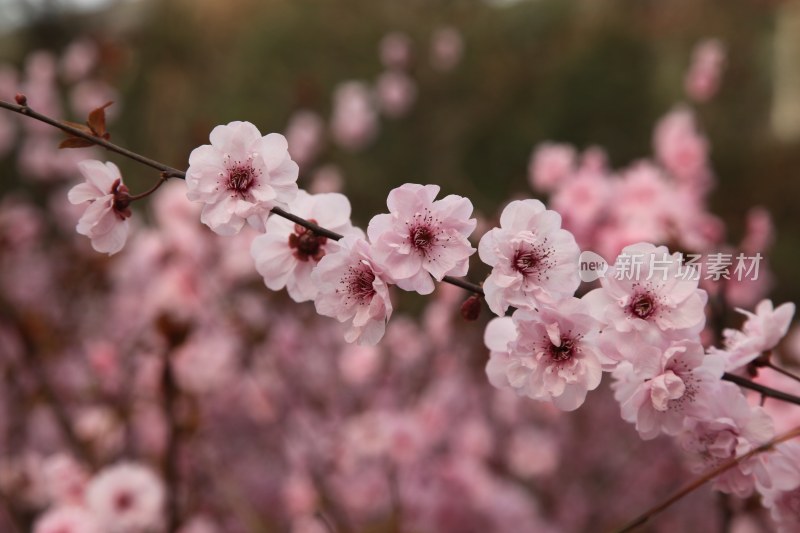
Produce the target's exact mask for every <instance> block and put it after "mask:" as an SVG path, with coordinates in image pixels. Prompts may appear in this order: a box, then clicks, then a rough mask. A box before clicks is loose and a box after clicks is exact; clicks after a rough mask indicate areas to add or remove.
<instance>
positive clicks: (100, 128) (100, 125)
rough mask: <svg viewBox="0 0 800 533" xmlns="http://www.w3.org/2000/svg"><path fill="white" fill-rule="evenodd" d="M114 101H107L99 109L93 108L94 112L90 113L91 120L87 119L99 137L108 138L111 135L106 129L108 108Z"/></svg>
mask: <svg viewBox="0 0 800 533" xmlns="http://www.w3.org/2000/svg"><path fill="white" fill-rule="evenodd" d="M113 103H114V102H106V103H105V104H103V105H101V106H100V107H98V108H97V109H92V112H91V113H89V120H88V121H86V124H88V125H89V127H90V128H91V129H92V133H94V134H95V135H97V136H98V137H102V138H104V139H108V138H109V137H110V135H109V134H108V132H107V131H106V108H107V107H108V106H110V105H111V104H113Z"/></svg>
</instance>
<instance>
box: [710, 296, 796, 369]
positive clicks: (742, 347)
mask: <svg viewBox="0 0 800 533" xmlns="http://www.w3.org/2000/svg"><path fill="white" fill-rule="evenodd" d="M794 310H795V306H794V304H793V303H791V302H789V303H785V304H783V305H779V306H778V307H777V308H773V306H772V301H770V300H762V301H761V302H760V303H759V304H758V305H757V306H756V309H755V311H756V312H755V313H751V312H750V311H745V310H744V309H737V311H739V312H740V313H742V314H743V315H745V316H746V317H747V321H745V323H744V326H742V329H741V330H738V329H726V330H725V331H723V336H724V337H725V349H724V350H716V349H714V351H716V352H718V353H721V354H723V355H724V356H725V370H735V369H737V368H740V367H742V366H744V365H746V364H747V363H749V362H751V361H753V360H754V359H755V358H757V357H758V356H759V355H761V354H762V353H764V352H768V351H770V350H772V349H773V348H775V346H777V345H778V343H779V342H780V341H781V339H783V337H784V336H785V335H786V332H787V331H788V330H789V325H790V324H791V323H792V317H793V316H794Z"/></svg>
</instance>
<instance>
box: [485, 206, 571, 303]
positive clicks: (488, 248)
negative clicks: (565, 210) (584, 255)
mask: <svg viewBox="0 0 800 533" xmlns="http://www.w3.org/2000/svg"><path fill="white" fill-rule="evenodd" d="M478 252H479V254H480V258H481V260H482V261H483V262H484V263H486V264H487V265H489V266H491V267H492V273H491V274H490V275H489V277H488V278H487V279H486V281H485V282H484V285H483V290H484V292H485V294H486V303H487V304H488V305H489V308H490V309H491V310H492V311H493V312H494V313H496V314H498V315H502V314H504V313H505V312H506V310H507V309H508V307H509V306H515V307H525V308H531V307H534V306H536V304H537V303H540V302H553V301H556V300H559V299H561V298H565V297H568V296H572V295H573V294H575V291H576V290H577V288H578V286H579V285H580V278H579V276H578V256H579V255H580V249H579V248H578V245H577V244H576V243H575V238H574V237H573V236H572V234H571V233H570V232H568V231H566V230H564V229H561V217H560V216H559V215H558V213H556V212H555V211H550V210H547V209H545V207H544V204H542V202H540V201H539V200H517V201H514V202H511V203H510V204H508V205H507V206H506V208H505V209H503V213H502V214H501V215H500V227H499V228H495V229H492V230H490V231H489V232H487V233H486V234H485V235H484V236H483V237H482V238H481V240H480V243H479V244H478Z"/></svg>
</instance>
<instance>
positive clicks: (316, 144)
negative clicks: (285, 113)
mask: <svg viewBox="0 0 800 533" xmlns="http://www.w3.org/2000/svg"><path fill="white" fill-rule="evenodd" d="M324 132H325V123H324V122H323V120H322V117H320V116H319V115H318V114H316V113H315V112H313V111H309V110H307V109H301V110H299V111H295V112H294V113H293V114H292V116H291V117H290V118H289V124H288V125H287V126H286V141H287V142H288V143H289V155H291V156H292V159H293V160H294V161H296V162H297V164H298V165H299V166H301V167H305V165H307V164H310V163H312V162H313V161H314V158H315V157H316V156H317V153H319V150H320V148H322V141H323V134H324Z"/></svg>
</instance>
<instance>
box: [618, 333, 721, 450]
mask: <svg viewBox="0 0 800 533" xmlns="http://www.w3.org/2000/svg"><path fill="white" fill-rule="evenodd" d="M630 349H631V350H632V351H633V350H634V347H630ZM635 349H636V351H637V352H638V356H637V357H636V359H633V358H631V359H632V360H626V361H623V362H621V363H620V364H619V366H618V367H617V369H616V370H615V371H614V378H615V379H616V382H615V383H614V384H613V386H612V387H613V388H614V391H615V392H614V397H615V398H616V399H617V401H618V402H619V403H620V407H621V411H622V418H623V419H624V420H626V421H627V422H630V423H632V424H635V425H636V430H637V431H638V432H639V435H640V436H641V437H642V438H643V439H645V440H649V439H653V438H655V437H657V436H658V434H659V433H661V432H664V433H666V434H667V435H676V434H677V433H679V432H680V431H681V429H683V424H684V421H685V420H686V418H687V417H690V416H691V417H695V418H700V419H702V418H707V417H708V416H709V407H708V402H707V401H702V400H705V399H706V398H707V395H708V394H711V392H712V390H713V387H712V385H713V384H715V383H717V382H719V380H720V378H721V377H722V364H723V362H722V358H721V357H719V356H716V355H706V354H705V352H704V350H703V346H702V345H701V344H700V343H698V342H694V341H689V340H682V341H673V342H671V343H669V344H667V345H665V346H663V347H661V346H658V345H652V344H651V345H648V344H645V343H640V344H639V345H638V346H636V347H635Z"/></svg>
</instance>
